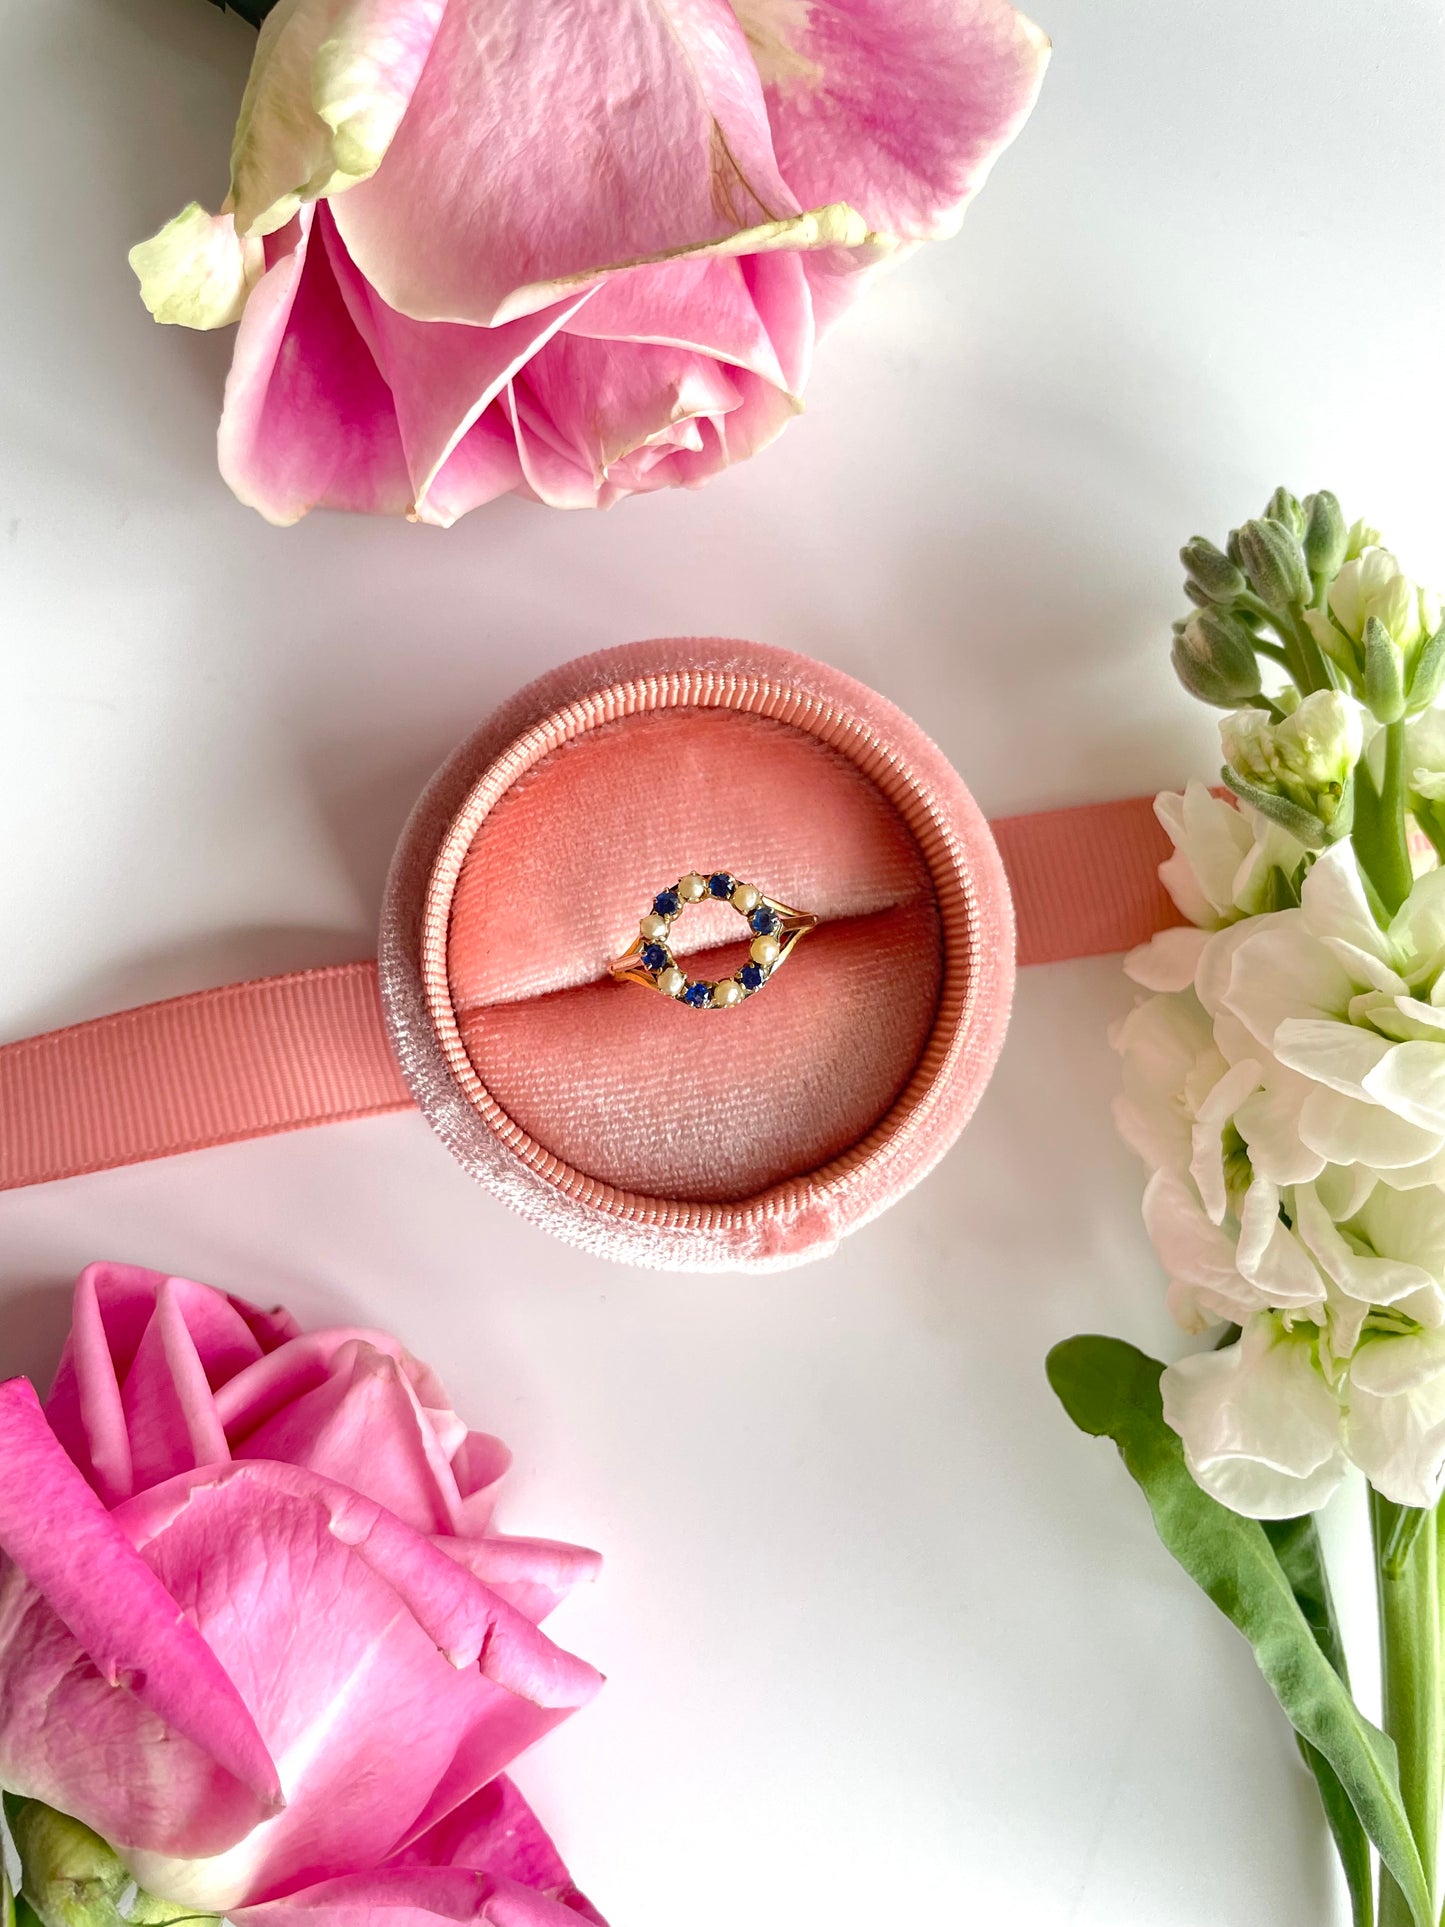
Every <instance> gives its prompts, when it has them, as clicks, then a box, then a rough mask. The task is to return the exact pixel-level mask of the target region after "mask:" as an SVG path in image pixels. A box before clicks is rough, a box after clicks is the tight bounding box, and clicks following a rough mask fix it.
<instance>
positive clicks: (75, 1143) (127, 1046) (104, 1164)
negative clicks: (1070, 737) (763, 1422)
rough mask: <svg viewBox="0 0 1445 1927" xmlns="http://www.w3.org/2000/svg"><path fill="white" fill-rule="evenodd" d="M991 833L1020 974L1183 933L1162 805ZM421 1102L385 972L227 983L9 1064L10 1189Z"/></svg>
mask: <svg viewBox="0 0 1445 1927" xmlns="http://www.w3.org/2000/svg"><path fill="white" fill-rule="evenodd" d="M991 827H992V830H993V834H994V837H995V840H996V841H997V843H998V847H999V852H1000V854H1001V855H1002V857H1003V861H1004V868H1005V870H1006V871H1007V873H1008V880H1009V888H1010V891H1011V892H1012V895H1013V901H1014V910H1015V914H1016V916H1017V920H1018V961H1019V962H1020V963H1021V964H1036V963H1059V962H1062V961H1064V960H1065V959H1067V958H1074V957H1096V956H1103V955H1107V954H1108V953H1110V952H1114V951H1120V950H1129V949H1132V948H1133V946H1134V945H1135V944H1138V943H1143V942H1145V941H1146V940H1147V939H1148V938H1149V937H1150V936H1152V935H1153V934H1154V932H1155V931H1157V930H1164V929H1168V928H1169V927H1170V926H1171V925H1173V924H1177V923H1179V922H1180V921H1181V919H1180V916H1179V913H1178V911H1177V910H1176V909H1175V908H1174V905H1173V903H1172V902H1171V901H1170V899H1169V896H1168V894H1167V893H1166V891H1165V890H1164V887H1163V885H1162V884H1161V883H1160V881H1159V865H1160V863H1161V862H1162V861H1163V859H1164V858H1165V857H1166V856H1168V854H1169V843H1168V839H1167V838H1166V837H1165V835H1164V833H1163V831H1162V830H1161V829H1160V827H1159V825H1158V823H1157V822H1156V821H1155V818H1154V809H1153V801H1152V799H1151V798H1149V797H1131V798H1129V799H1127V800H1126V801H1123V802H1117V803H1094V804H1086V805H1084V806H1083V807H1082V808H1077V809H1065V810H1045V811H1042V812H1040V813H1038V814H1035V815H1029V816H1009V817H1004V818H1002V819H1000V820H999V821H998V822H995V823H994V824H993V825H992V826H991ZM414 1102H415V1100H414V1099H413V1097H412V1095H411V1093H410V1091H409V1090H408V1088H407V1084H406V1081H405V1079H404V1078H403V1076H402V1073H401V1071H400V1069H399V1068H398V1066H397V1063H396V1059H395V1058H394V1057H393V1055H392V1052H391V1047H390V1044H389V1043H388V1041H387V1035H386V1024H385V1020H384V1018H383V1016H382V1008H381V997H380V992H379V990H378V986H377V967H376V964H375V963H374V962H371V961H367V962H362V963H354V964H341V965H336V966H332V967H329V968H326V969H321V970H304V971H298V972H296V973H294V974H293V975H290V976H285V977H264V978H258V979H255V980H254V981H252V982H249V983H241V984H227V985H225V986H224V987H223V988H221V989H218V990H202V991H196V992H194V993H193V994H192V995H190V996H186V997H173V998H171V999H169V1000H168V1001H167V1002H165V1003H159V1004H145V1005H142V1006H141V1007H140V1008H139V1009H137V1010H125V1011H119V1012H117V1013H116V1014H115V1015H114V1016H110V1017H98V1018H94V1019H92V1020H91V1021H90V1022H88V1023H84V1024H73V1025H71V1026H70V1027H69V1028H67V1029H65V1030H54V1031H49V1032H47V1033H46V1034H45V1035H44V1036H42V1037H31V1038H26V1039H24V1040H23V1041H22V1042H20V1043H15V1044H7V1045H4V1046H3V1047H0V1190H14V1189H16V1188H17V1187H19V1186H21V1185H28V1184H45V1183H47V1182H49V1181H50V1180H52V1179H55V1178H66V1177H78V1176H80V1175H81V1174H82V1173H84V1172H87V1171H105V1170H110V1169H112V1168H114V1167H115V1166H117V1165H122V1164H138V1163H141V1162H143V1161H144V1160H146V1159H148V1158H161V1157H170V1156H173V1155H175V1154H176V1153H178V1152H181V1151H199V1150H204V1149H206V1148H207V1147H209V1146H211V1145H216V1144H234V1143H236V1142H238V1141H239V1140H241V1139H243V1138H251V1137H267V1136H271V1135H273V1134H274V1133H277V1132H281V1131H299V1130H305V1129H306V1128H308V1127H309V1126H311V1125H315V1124H331V1123H340V1122H341V1121H343V1120H344V1119H347V1118H356V1117H374V1116H377V1115H379V1114H380V1113H382V1112H385V1111H403V1110H408V1109H410V1108H411V1107H412V1105H413V1104H414Z"/></svg>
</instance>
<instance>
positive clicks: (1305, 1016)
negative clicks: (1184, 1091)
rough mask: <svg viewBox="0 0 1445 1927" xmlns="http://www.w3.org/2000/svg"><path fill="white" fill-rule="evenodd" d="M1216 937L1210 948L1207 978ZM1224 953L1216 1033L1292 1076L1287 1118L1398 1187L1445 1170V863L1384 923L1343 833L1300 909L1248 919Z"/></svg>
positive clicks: (1204, 965) (1313, 874)
mask: <svg viewBox="0 0 1445 1927" xmlns="http://www.w3.org/2000/svg"><path fill="white" fill-rule="evenodd" d="M1226 934H1227V935H1228V936H1230V937H1235V936H1236V932H1235V931H1233V930H1231V931H1230V932H1228V933H1226ZM1219 943H1220V939H1215V940H1214V943H1213V944H1211V945H1210V946H1209V947H1208V948H1207V949H1206V951H1205V952H1204V953H1202V954H1201V958H1200V962H1199V966H1198V975H1199V976H1200V977H1201V978H1202V977H1203V976H1204V975H1206V974H1207V973H1208V972H1209V967H1210V965H1211V962H1212V961H1216V959H1213V958H1212V957H1211V952H1212V951H1214V950H1215V946H1216V945H1218V944H1219ZM1219 955H1220V956H1221V957H1222V955H1223V953H1219ZM1224 961H1227V968H1228V974H1227V978H1225V979H1224V982H1223V987H1222V990H1220V991H1219V992H1218V1002H1217V1005H1216V1006H1214V1008H1215V1009H1216V1011H1217V1015H1216V1021H1215V1027H1214V1029H1215V1038H1216V1041H1217V1042H1218V1043H1219V1045H1220V1048H1221V1050H1222V1051H1223V1053H1224V1055H1225V1056H1226V1057H1230V1058H1232V1057H1233V1055H1234V1054H1235V1051H1237V1050H1241V1049H1242V1050H1243V1051H1246V1052H1248V1053H1252V1054H1256V1055H1261V1056H1263V1058H1264V1059H1265V1060H1266V1062H1267V1064H1270V1065H1273V1066H1278V1067H1280V1068H1281V1069H1283V1070H1285V1071H1288V1072H1292V1073H1294V1078H1293V1079H1292V1080H1291V1081H1289V1082H1288V1083H1287V1084H1285V1085H1283V1086H1282V1087H1281V1088H1282V1090H1283V1091H1284V1092H1285V1094H1286V1099H1287V1105H1286V1109H1285V1110H1284V1111H1282V1112H1281V1114H1280V1116H1279V1119H1278V1120H1277V1121H1278V1123H1279V1125H1280V1127H1281V1128H1283V1129H1285V1130H1292V1131H1293V1133H1294V1134H1295V1136H1296V1137H1297V1138H1298V1141H1299V1143H1300V1144H1301V1145H1302V1146H1304V1147H1305V1148H1306V1149H1307V1150H1308V1151H1309V1152H1311V1153H1313V1154H1314V1155H1316V1156H1318V1157H1319V1158H1320V1159H1321V1160H1323V1161H1324V1162H1327V1163H1331V1164H1345V1165H1349V1164H1363V1165H1365V1166H1367V1167H1368V1168H1369V1169H1370V1170H1371V1171H1373V1172H1375V1173H1377V1174H1381V1175H1384V1176H1386V1177H1388V1178H1389V1179H1390V1181H1391V1182H1392V1183H1394V1184H1396V1185H1410V1184H1429V1183H1434V1182H1436V1181H1437V1179H1438V1177H1439V1176H1440V1175H1441V1172H1442V1171H1445V1164H1437V1160H1439V1158H1440V1153H1441V1150H1442V1147H1445V1007H1442V1006H1445V982H1442V979H1441V966H1442V962H1445V872H1442V871H1439V870H1436V871H1432V872H1431V873H1430V874H1428V875H1426V876H1423V877H1421V878H1419V879H1418V880H1417V881H1416V884H1415V887H1414V889H1413V890H1412V891H1411V893H1410V895H1409V897H1408V898H1407V899H1406V901H1405V903H1404V905H1403V907H1402V908H1401V910H1400V911H1399V913H1398V915H1397V916H1396V917H1395V918H1394V920H1393V922H1392V923H1391V924H1390V926H1389V928H1388V929H1387V930H1384V931H1382V930H1381V929H1380V928H1379V926H1378V924H1377V923H1376V922H1375V919H1374V917H1373V916H1372V914H1371V912H1370V908H1369V905H1368V903H1367V902H1366V900H1365V893H1364V889H1363V886H1362V884H1361V881H1360V875H1359V870H1358V867H1357V866H1356V863H1355V858H1354V854H1353V852H1352V850H1351V849H1350V847H1349V845H1348V844H1347V843H1337V844H1335V845H1334V846H1333V847H1332V848H1330V849H1329V850H1327V851H1325V852H1324V853H1323V854H1322V855H1321V856H1320V857H1319V858H1318V859H1317V861H1316V862H1315V865H1314V867H1313V869H1312V870H1311V871H1310V873H1309V876H1308V877H1307V878H1306V879H1305V883H1304V886H1303V890H1302V892H1301V901H1300V907H1299V909H1298V910H1286V911H1282V912H1281V913H1279V914H1278V915H1277V916H1273V917H1269V918H1260V919H1259V920H1258V921H1257V922H1256V923H1255V924H1253V925H1252V926H1251V925H1246V926H1244V927H1243V929H1242V932H1241V933H1240V934H1239V939H1238V941H1236V942H1234V943H1233V944H1232V945H1231V947H1230V949H1229V952H1228V954H1227V958H1225V959H1224ZM1221 974H1222V973H1221V972H1220V971H1218V970H1216V971H1215V972H1214V977H1215V980H1216V981H1217V979H1218V977H1219V976H1220V975H1221ZM1201 1000H1202V1001H1203V1003H1204V1005H1205V1007H1206V1009H1209V1008H1211V1000H1210V997H1209V996H1208V995H1205V994H1203V993H1201ZM1225 1018H1229V1019H1232V1020H1234V1022H1233V1025H1229V1024H1225V1023H1223V1022H1222V1021H1221V1020H1222V1019H1225ZM1236 1028H1237V1029H1238V1030H1239V1031H1242V1032H1243V1033H1244V1038H1245V1040H1246V1041H1245V1042H1243V1044H1241V1042H1240V1040H1239V1039H1238V1038H1237V1037H1236V1034H1235V1033H1236ZM1269 1081H1270V1079H1269V1078H1268V1077H1267V1078H1266V1082H1269ZM1243 1128H1244V1127H1243V1126H1241V1129H1243ZM1245 1135H1246V1137H1248V1132H1246V1133H1245Z"/></svg>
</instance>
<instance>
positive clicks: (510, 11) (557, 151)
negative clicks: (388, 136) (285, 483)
mask: <svg viewBox="0 0 1445 1927" xmlns="http://www.w3.org/2000/svg"><path fill="white" fill-rule="evenodd" d="M463 103H464V108H463V105H462V104H463ZM554 129H565V130H566V131H565V138H560V139H559V138H556V137H555V135H554V133H553V132H552V131H551V130H554ZM418 208H425V209H426V210H427V218H426V219H425V220H424V221H419V220H417V218H416V210H417V209H418ZM336 217H337V221H338V223H339V225H340V228H341V232H342V235H343V237H344V239H345V241H346V245H347V247H348V248H349V249H350V251H351V255H352V259H353V260H354V261H355V262H356V264H357V266H358V267H359V268H360V269H361V271H362V272H363V274H365V276H366V278H367V279H368V281H370V282H371V283H372V285H373V286H374V287H375V288H376V289H377V290H378V291H379V292H380V294H381V296H382V298H383V299H384V300H385V301H387V302H388V303H389V304H390V305H391V306H392V307H393V308H397V309H399V310H400V311H401V312H402V313H403V314H410V315H415V316H416V317H417V318H418V319H424V320H444V321H470V322H475V323H481V324H482V325H485V326H490V325H492V324H494V323H496V322H499V321H508V320H512V319H514V318H515V317H516V316H518V315H522V314H528V313H530V312H531V311H532V310H534V309H537V308H543V307H548V306H550V305H551V304H552V303H553V302H555V301H557V300H558V299H560V298H561V297H562V296H563V295H564V294H565V293H566V292H568V291H569V290H570V289H573V288H580V287H582V286H583V285H585V284H586V283H588V282H590V281H592V280H595V278H596V277H597V276H598V275H599V274H601V273H603V272H605V271H607V270H609V269H615V268H625V267H635V266H638V265H641V264H643V263H645V262H650V261H659V260H671V259H674V258H676V257H678V256H680V255H683V254H688V253H700V252H703V251H707V250H716V251H720V252H725V253H740V252H746V253H751V252H755V251H757V250H758V249H760V248H766V247H779V246H781V247H813V246H819V245H824V244H827V243H830V242H834V241H855V242H856V241H861V240H862V239H863V238H864V233H865V229H864V224H863V222H862V221H861V220H859V219H858V217H857V216H856V215H854V214H852V213H851V212H850V211H849V210H848V209H846V208H818V209H816V210H814V211H813V212H811V213H806V214H804V213H800V211H799V203H798V202H797V201H796V200H795V198H794V197H793V195H792V194H791V193H790V191H789V190H788V188H787V186H786V185H785V184H784V181H783V179H782V177H781V176H780V174H779V173H778V169H777V164H776V162H775V160H774V157H773V150H772V141H771V136H770V134H769V130H768V121H767V114H766V112H765V110H764V106H763V98H762V89H761V87H760V85H759V82H758V76H757V73H756V70H755V68H754V66H753V63H752V60H751V59H750V57H749V55H748V50H747V46H746V43H745V41H744V39H743V34H742V30H741V28H740V27H739V26H738V23H737V20H736V18H735V17H734V15H733V13H732V10H731V9H730V8H729V7H728V6H727V5H725V4H724V3H723V0H451V4H450V5H449V6H448V8H447V11H446V15H445V17H444V19H443V21H442V24H441V27H440V30H439V31H438V34H437V38H436V43H435V46H434V48H433V51H432V57H431V59H430V60H429V61H428V62H427V65H426V68H425V70H424V71H423V73H422V77H421V80H420V82H419V83H418V86H417V89H416V92H415V94H414V95H413V97H412V102H411V107H410V110H409V111H408V113H407V115H406V118H405V119H404V120H403V122H402V124H401V127H400V128H399V130H398V132H397V135H396V138H395V140H394V141H393V142H392V145H391V149H390V151H389V152H388V154H387V157H386V160H385V163H384V164H383V166H382V167H381V168H380V169H379V170H378V172H377V173H376V174H375V175H374V176H373V177H372V178H371V179H370V180H369V181H366V182H364V183H363V184H362V185H361V186H360V187H356V188H353V189H352V190H351V192H350V193H348V194H345V195H343V196H341V197H340V199H339V200H338V201H337V203H336Z"/></svg>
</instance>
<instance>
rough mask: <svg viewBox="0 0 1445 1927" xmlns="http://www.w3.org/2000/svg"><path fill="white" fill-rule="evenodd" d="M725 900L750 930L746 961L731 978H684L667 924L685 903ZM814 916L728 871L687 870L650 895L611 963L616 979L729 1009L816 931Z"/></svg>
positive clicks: (699, 1006)
mask: <svg viewBox="0 0 1445 1927" xmlns="http://www.w3.org/2000/svg"><path fill="white" fill-rule="evenodd" d="M709 897H710V898H712V899H713V900H714V901H715V902H718V903H730V904H731V905H732V907H733V909H734V910H736V911H737V913H738V915H739V916H740V917H742V918H743V920H744V921H745V923H746V924H747V926H748V929H749V930H750V931H751V933H752V940H751V943H750V945H749V949H748V960H747V962H746V963H745V964H743V965H742V967H741V968H740V969H739V970H736V971H734V972H733V974H732V976H731V977H722V978H719V979H718V980H717V981H716V982H712V981H709V980H708V979H706V978H689V977H688V975H687V973H686V971H684V970H683V969H681V968H680V967H679V965H678V964H677V962H676V960H675V959H674V957H673V952H672V926H673V924H674V922H675V921H676V919H677V918H678V917H680V916H681V915H682V913H683V911H684V910H686V909H687V907H688V905H689V904H692V903H702V902H703V901H704V900H705V899H706V898H709ZM817 927H818V919H817V918H816V917H814V916H810V915H809V913H808V912H807V911H806V910H793V909H790V908H789V906H788V905H787V904H786V903H779V902H778V900H777V898H776V897H770V896H766V895H764V893H763V892H762V891H761V890H760V889H759V888H758V887H757V885H756V884H755V883H740V882H739V881H738V879H737V878H736V877H735V876H733V874H732V873H731V871H729V870H714V871H712V872H711V873H710V874H708V875H704V873H703V872H702V871H700V870H693V871H690V872H689V873H688V875H687V876H685V877H680V878H679V879H678V881H677V882H676V883H674V884H672V885H671V886H670V887H669V888H668V889H666V890H659V891H658V893H657V895H656V896H655V897H654V898H653V899H652V908H651V909H650V910H649V911H648V913H647V915H646V916H645V917H644V918H643V919H642V921H641V923H640V924H639V925H638V927H637V930H638V933H637V936H636V938H635V940H634V941H633V943H632V945H631V947H630V949H628V950H625V951H624V952H623V954H622V955H621V956H620V957H618V958H617V960H616V961H615V962H614V964H613V965H612V975H613V976H614V977H616V978H617V979H618V981H619V982H620V983H627V984H641V985H642V986H643V988H644V989H646V990H659V991H661V992H662V994H663V996H664V997H670V998H671V999H672V1000H673V1002H674V1003H681V1004H686V1005H687V1006H688V1008H689V1009H690V1010H731V1009H733V1008H734V1007H735V1006H736V1005H738V1004H742V1003H745V1002H746V1001H747V999H748V998H749V997H754V996H756V995H757V993H758V992H759V991H760V990H761V989H762V988H763V986H764V984H766V983H768V982H770V981H771V979H772V977H773V974H774V972H775V971H777V970H778V968H779V967H780V966H781V965H782V964H783V963H784V962H785V961H786V960H787V958H788V956H789V955H790V954H791V952H792V950H793V947H794V945H795V944H796V943H797V942H798V939H799V938H800V937H806V936H807V934H808V932H809V931H810V930H816V929H817Z"/></svg>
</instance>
